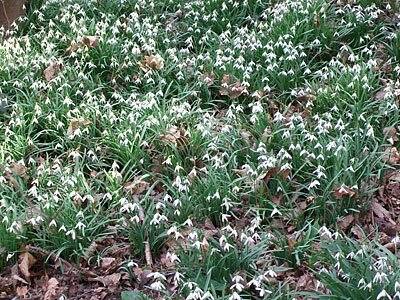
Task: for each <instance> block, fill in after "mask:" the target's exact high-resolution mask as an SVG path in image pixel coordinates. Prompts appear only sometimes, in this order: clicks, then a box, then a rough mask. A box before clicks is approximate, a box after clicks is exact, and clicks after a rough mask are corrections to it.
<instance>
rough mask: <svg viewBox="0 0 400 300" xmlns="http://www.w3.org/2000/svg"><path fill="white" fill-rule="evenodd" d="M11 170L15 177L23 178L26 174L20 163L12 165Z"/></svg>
mask: <svg viewBox="0 0 400 300" xmlns="http://www.w3.org/2000/svg"><path fill="white" fill-rule="evenodd" d="M11 169H12V171H13V173H14V175H16V176H19V177H24V176H25V174H26V168H25V165H24V164H23V163H22V162H17V163H13V164H12V166H11Z"/></svg>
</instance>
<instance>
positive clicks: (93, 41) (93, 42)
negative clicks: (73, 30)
mask: <svg viewBox="0 0 400 300" xmlns="http://www.w3.org/2000/svg"><path fill="white" fill-rule="evenodd" d="M99 40H100V36H99V35H87V36H84V37H83V38H82V42H81V44H82V45H85V46H88V47H91V48H94V47H96V46H97V43H98V42H99Z"/></svg>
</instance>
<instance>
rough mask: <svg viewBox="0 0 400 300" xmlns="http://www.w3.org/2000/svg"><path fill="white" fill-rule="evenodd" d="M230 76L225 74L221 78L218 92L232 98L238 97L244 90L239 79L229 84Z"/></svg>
mask: <svg viewBox="0 0 400 300" xmlns="http://www.w3.org/2000/svg"><path fill="white" fill-rule="evenodd" d="M229 82H230V76H229V75H227V74H225V75H224V76H223V77H222V79H221V88H220V89H219V94H220V95H221V96H228V95H229V96H231V98H232V99H236V98H238V97H239V96H240V95H242V94H243V92H244V87H243V86H242V84H241V83H240V82H239V81H237V80H236V81H235V82H234V83H232V84H229Z"/></svg>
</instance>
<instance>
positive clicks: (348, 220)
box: [338, 215, 354, 231]
mask: <svg viewBox="0 0 400 300" xmlns="http://www.w3.org/2000/svg"><path fill="white" fill-rule="evenodd" d="M353 221H354V216H353V215H347V216H344V217H343V218H341V219H340V221H339V222H338V227H339V229H340V230H342V231H346V230H347V228H349V226H350V225H351V224H352V223H353Z"/></svg>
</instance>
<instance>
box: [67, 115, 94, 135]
mask: <svg viewBox="0 0 400 300" xmlns="http://www.w3.org/2000/svg"><path fill="white" fill-rule="evenodd" d="M90 124H92V121H89V120H85V119H83V118H78V119H72V120H71V122H70V123H69V126H68V129H67V136H69V137H70V136H72V135H73V134H74V132H75V130H76V129H78V127H79V126H83V127H87V126H89V125H90Z"/></svg>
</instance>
